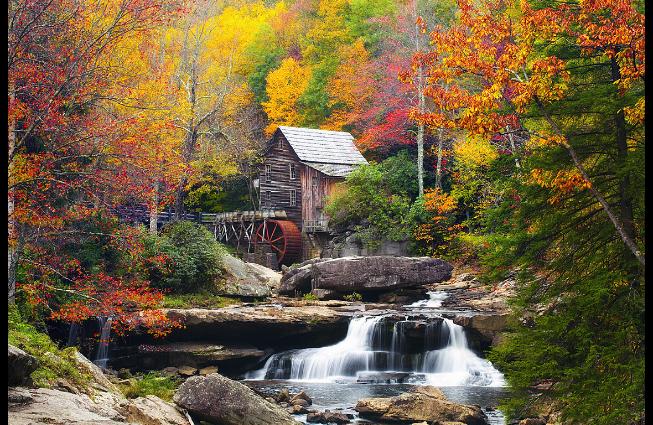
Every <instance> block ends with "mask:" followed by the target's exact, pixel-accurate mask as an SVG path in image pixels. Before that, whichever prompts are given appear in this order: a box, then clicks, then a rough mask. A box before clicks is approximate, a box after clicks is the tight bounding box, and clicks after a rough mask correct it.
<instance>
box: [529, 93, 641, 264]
mask: <svg viewBox="0 0 653 425" xmlns="http://www.w3.org/2000/svg"><path fill="white" fill-rule="evenodd" d="M535 103H536V105H537V107H538V108H539V110H540V111H541V112H542V115H543V116H544V119H545V120H546V121H547V122H548V123H549V125H550V126H551V128H552V129H553V130H554V131H555V132H556V133H557V134H558V135H559V136H562V137H563V138H564V140H565V141H564V143H563V146H564V148H565V149H567V152H568V153H569V156H571V159H572V161H573V162H574V165H575V166H576V169H577V170H578V172H580V174H581V176H582V177H583V179H585V181H587V182H588V183H589V191H590V193H591V194H592V196H593V197H594V199H596V200H597V202H598V203H599V204H600V205H601V208H602V209H603V211H604V212H605V213H606V215H607V216H608V218H609V219H610V221H611V222H612V225H613V226H614V228H615V230H616V231H617V234H618V235H619V237H620V238H621V240H622V241H623V243H624V244H625V245H626V246H627V247H628V249H629V250H630V252H631V253H632V254H633V255H634V256H635V258H637V261H639V263H640V264H641V265H642V268H644V267H645V266H646V261H645V260H646V259H645V256H644V254H643V253H642V252H641V251H640V250H639V247H638V246H637V244H636V243H635V241H634V239H633V238H632V237H630V236H629V235H628V233H627V232H626V230H625V228H624V224H623V219H622V218H620V217H618V216H617V215H616V214H615V213H614V211H612V208H611V207H610V204H608V201H606V199H605V198H604V197H603V195H601V194H600V193H599V191H598V190H596V187H595V186H594V183H593V182H592V180H591V179H590V176H589V175H588V174H587V171H586V170H585V167H584V166H583V164H582V163H581V161H580V159H579V158H578V155H577V154H576V150H575V149H574V148H573V146H571V145H570V144H569V142H568V141H567V137H566V136H565V134H564V133H563V131H562V129H561V128H560V127H559V126H558V124H556V122H555V121H553V119H552V118H551V116H550V115H549V113H548V112H547V110H546V109H545V108H544V105H543V104H542V102H541V101H540V100H539V99H538V98H537V96H536V97H535Z"/></svg>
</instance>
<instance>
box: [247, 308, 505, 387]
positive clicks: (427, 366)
mask: <svg viewBox="0 0 653 425" xmlns="http://www.w3.org/2000/svg"><path fill="white" fill-rule="evenodd" d="M384 319H385V317H383V316H362V317H356V318H353V319H352V320H351V322H350V323H349V328H348V330H347V336H346V337H345V339H343V340H342V341H340V342H338V343H337V344H334V345H330V346H327V347H321V348H307V349H302V350H291V351H286V352H282V353H278V354H275V355H273V356H271V357H270V358H269V359H268V360H267V362H266V363H265V365H264V366H263V368H262V369H260V370H257V371H254V372H250V373H249V374H248V375H247V376H246V379H252V380H262V379H289V380H296V381H304V382H336V381H341V380H350V381H351V380H355V379H356V376H357V375H358V373H359V372H372V371H373V372H411V373H415V374H420V375H423V377H424V379H425V381H426V383H427V384H430V385H436V386H464V385H469V386H492V387H500V386H504V385H505V381H504V379H503V375H502V374H501V373H500V372H499V371H498V370H496V369H495V368H494V367H493V366H492V364H491V363H490V362H489V361H487V360H484V359H482V358H480V357H478V356H477V355H476V354H475V353H474V352H473V351H471V350H470V349H469V348H468V346H467V339H466V337H465V333H464V329H463V328H462V327H461V326H459V325H456V324H454V323H453V321H451V320H450V319H442V322H441V323H440V322H439V320H438V321H437V322H435V323H433V324H430V325H428V326H427V328H426V331H425V341H424V346H425V347H424V350H423V352H421V353H417V354H414V353H413V354H409V353H407V351H406V340H405V329H404V328H405V326H407V325H410V324H412V323H413V322H410V321H408V320H403V321H398V322H396V323H394V325H393V330H392V337H391V340H390V341H387V340H386V337H385V335H386V334H387V333H388V332H386V331H387V328H384V326H387V323H383V320H384ZM388 342H389V344H388ZM434 346H435V347H438V346H439V347H441V348H439V349H431V350H429V349H428V348H429V347H434Z"/></svg>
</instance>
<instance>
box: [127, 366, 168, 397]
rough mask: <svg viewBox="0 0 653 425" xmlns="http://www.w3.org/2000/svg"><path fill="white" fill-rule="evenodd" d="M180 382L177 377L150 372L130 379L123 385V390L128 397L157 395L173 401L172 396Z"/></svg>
mask: <svg viewBox="0 0 653 425" xmlns="http://www.w3.org/2000/svg"><path fill="white" fill-rule="evenodd" d="M179 384H180V382H179V380H178V379H176V378H173V377H169V376H164V375H161V374H159V373H157V372H149V373H147V374H145V375H141V376H138V377H137V378H136V379H133V380H130V381H129V384H127V385H122V386H121V390H122V392H123V394H125V397H127V398H137V397H145V396H147V395H155V396H157V397H159V398H160V399H162V400H165V401H172V396H173V395H174V394H175V390H176V389H177V387H178V386H179Z"/></svg>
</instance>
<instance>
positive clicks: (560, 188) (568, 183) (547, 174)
mask: <svg viewBox="0 0 653 425" xmlns="http://www.w3.org/2000/svg"><path fill="white" fill-rule="evenodd" d="M530 176H531V179H532V181H533V183H535V184H537V185H538V186H541V187H543V188H547V189H552V190H553V195H552V196H551V197H550V198H549V200H548V202H549V203H550V204H551V205H556V204H559V203H560V202H561V201H562V199H563V197H564V196H565V195H568V194H570V193H571V192H573V191H580V190H584V189H588V188H589V187H590V186H591V185H590V182H588V181H587V180H585V178H583V176H582V175H581V174H580V173H579V172H578V170H560V171H556V172H555V173H553V172H551V171H547V170H542V169H541V168H535V169H533V170H531V175H530Z"/></svg>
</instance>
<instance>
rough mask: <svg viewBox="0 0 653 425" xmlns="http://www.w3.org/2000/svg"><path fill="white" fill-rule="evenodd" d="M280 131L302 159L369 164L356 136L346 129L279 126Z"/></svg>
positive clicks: (329, 162) (314, 161) (312, 161)
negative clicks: (359, 147) (356, 142)
mask: <svg viewBox="0 0 653 425" xmlns="http://www.w3.org/2000/svg"><path fill="white" fill-rule="evenodd" d="M279 131H281V133H282V134H283V135H284V136H285V138H286V140H288V143H289V144H290V146H291V147H292V149H293V151H295V153H296V154H297V156H298V157H299V159H300V161H305V162H311V163H321V164H343V165H354V164H367V161H366V160H365V158H364V157H363V155H361V153H360V151H359V150H358V148H357V147H356V145H354V137H353V136H352V135H351V134H349V133H347V132H344V131H329V130H317V129H314V128H299V127H286V126H279Z"/></svg>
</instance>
